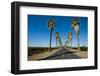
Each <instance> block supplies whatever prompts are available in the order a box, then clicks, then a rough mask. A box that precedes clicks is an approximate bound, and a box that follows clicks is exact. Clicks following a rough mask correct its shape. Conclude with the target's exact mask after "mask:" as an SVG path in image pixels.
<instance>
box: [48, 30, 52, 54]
mask: <svg viewBox="0 0 100 76" xmlns="http://www.w3.org/2000/svg"><path fill="white" fill-rule="evenodd" d="M51 41H52V30H50V45H49V51H50V52H51Z"/></svg>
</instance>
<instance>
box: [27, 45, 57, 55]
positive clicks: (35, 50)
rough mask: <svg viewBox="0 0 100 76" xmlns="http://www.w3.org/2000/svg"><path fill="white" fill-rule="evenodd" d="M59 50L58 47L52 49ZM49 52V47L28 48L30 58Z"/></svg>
mask: <svg viewBox="0 0 100 76" xmlns="http://www.w3.org/2000/svg"><path fill="white" fill-rule="evenodd" d="M55 49H57V48H56V47H53V48H51V50H55ZM46 51H48V52H49V47H28V56H31V55H33V54H38V53H43V52H46Z"/></svg>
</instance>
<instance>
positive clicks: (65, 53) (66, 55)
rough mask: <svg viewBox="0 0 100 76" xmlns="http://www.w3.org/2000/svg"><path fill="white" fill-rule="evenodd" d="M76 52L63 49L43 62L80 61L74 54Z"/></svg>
mask: <svg viewBox="0 0 100 76" xmlns="http://www.w3.org/2000/svg"><path fill="white" fill-rule="evenodd" d="M74 53H75V52H71V51H69V50H68V49H65V48H62V49H60V50H59V51H58V52H57V53H55V54H53V55H51V56H50V57H48V58H45V59H42V60H55V59H79V58H80V57H79V56H77V55H75V54H74Z"/></svg>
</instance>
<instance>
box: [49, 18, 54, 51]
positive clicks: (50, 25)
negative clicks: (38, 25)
mask: <svg viewBox="0 0 100 76" xmlns="http://www.w3.org/2000/svg"><path fill="white" fill-rule="evenodd" d="M54 26H55V21H54V20H53V19H50V20H48V28H49V29H50V44H49V51H50V52H51V41H52V31H53V29H54Z"/></svg>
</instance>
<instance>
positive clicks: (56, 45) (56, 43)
mask: <svg viewBox="0 0 100 76" xmlns="http://www.w3.org/2000/svg"><path fill="white" fill-rule="evenodd" d="M56 48H57V38H56Z"/></svg>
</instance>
